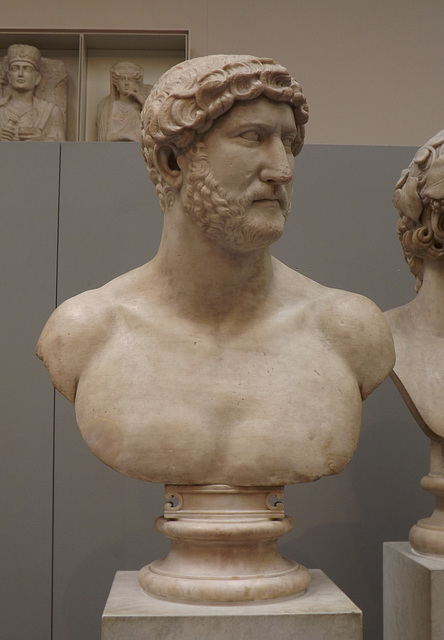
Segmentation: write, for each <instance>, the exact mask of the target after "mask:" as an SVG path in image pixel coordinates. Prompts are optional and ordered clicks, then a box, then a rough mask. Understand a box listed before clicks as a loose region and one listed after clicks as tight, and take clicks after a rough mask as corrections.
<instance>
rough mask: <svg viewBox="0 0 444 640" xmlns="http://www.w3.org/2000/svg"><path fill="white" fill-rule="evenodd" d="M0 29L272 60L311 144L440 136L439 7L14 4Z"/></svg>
mask: <svg viewBox="0 0 444 640" xmlns="http://www.w3.org/2000/svg"><path fill="white" fill-rule="evenodd" d="M5 5H6V6H4V7H3V8H2V19H1V23H2V28H17V29H23V28H35V29H37V28H38V29H42V28H55V29H87V28H94V29H118V28H122V29H125V30H127V29H189V30H190V32H191V55H192V56H193V57H195V56H200V55H206V54H209V53H238V52H239V53H252V54H257V55H266V56H271V57H274V58H276V59H277V60H278V61H279V62H281V63H282V64H284V65H285V66H287V67H288V68H289V70H290V71H291V72H292V74H293V75H294V76H295V77H296V78H297V79H298V80H299V81H300V83H301V84H302V87H303V89H304V91H305V93H306V95H307V99H308V101H309V104H310V110H311V122H310V125H309V127H308V129H307V141H308V142H311V143H327V144H388V145H415V146H416V145H420V144H422V143H423V142H425V141H426V140H427V139H428V138H429V137H431V136H432V135H433V134H434V133H436V132H437V131H438V130H440V129H442V128H443V127H444V112H443V105H444V82H442V75H443V71H442V70H443V55H442V52H441V48H442V42H443V33H444V2H443V0H422V1H421V2H418V0H396V1H395V0H372V2H368V1H366V0H336V1H331V0H124V1H123V0H71V1H70V2H66V1H61V2H58V3H55V2H54V1H53V0H37V1H36V0H15V2H8V3H5Z"/></svg>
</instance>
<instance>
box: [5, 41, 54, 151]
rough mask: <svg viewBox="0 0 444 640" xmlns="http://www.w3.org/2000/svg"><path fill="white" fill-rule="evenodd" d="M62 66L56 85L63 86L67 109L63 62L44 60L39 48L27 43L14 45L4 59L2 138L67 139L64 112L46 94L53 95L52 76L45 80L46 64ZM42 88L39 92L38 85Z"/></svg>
mask: <svg viewBox="0 0 444 640" xmlns="http://www.w3.org/2000/svg"><path fill="white" fill-rule="evenodd" d="M51 63H52V66H53V67H54V66H57V67H58V68H59V69H60V67H63V71H60V70H59V71H58V73H56V76H57V75H58V76H59V77H57V80H56V81H55V82H53V83H52V84H53V85H57V84H58V85H61V87H62V89H61V91H60V86H59V88H58V90H57V91H58V93H59V94H60V93H61V94H62V95H63V93H64V99H65V105H64V108H65V110H66V72H64V65H63V63H62V62H60V61H49V60H47V59H45V60H43V59H42V58H41V56H40V51H39V50H38V49H37V48H36V47H33V46H30V45H26V44H13V45H11V46H10V47H9V48H8V53H7V56H6V57H5V59H4V68H5V71H4V72H3V74H2V77H3V83H2V84H3V85H4V88H3V91H2V97H1V98H0V140H2V141H5V140H8V141H9V140H65V118H64V111H63V110H62V108H61V107H60V106H58V105H57V104H55V102H52V101H50V100H46V99H45V98H44V97H39V96H43V95H44V96H48V97H51V98H52V97H53V95H54V93H53V92H52V90H51V89H52V88H54V87H52V88H51V86H50V85H51V80H54V78H50V79H49V82H48V78H45V80H44V81H43V82H42V78H43V75H42V73H41V67H42V66H43V64H46V66H47V67H48V65H49V66H50V65H51ZM40 85H42V87H43V91H41V92H40V93H39V96H38V95H37V93H38V88H39V86H40Z"/></svg>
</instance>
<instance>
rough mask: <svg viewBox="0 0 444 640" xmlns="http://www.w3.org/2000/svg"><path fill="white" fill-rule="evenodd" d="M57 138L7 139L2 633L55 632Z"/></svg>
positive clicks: (22, 636) (2, 261) (0, 412)
mask: <svg viewBox="0 0 444 640" xmlns="http://www.w3.org/2000/svg"><path fill="white" fill-rule="evenodd" d="M59 155H60V145H58V144H56V143H51V144H44V143H33V144H21V143H3V144H2V145H1V170H0V193H1V202H2V204H1V213H0V221H1V234H0V247H1V248H0V265H1V267H0V273H1V274H2V278H1V280H0V301H1V302H0V304H1V326H2V339H1V341H0V362H1V368H0V395H1V399H0V417H1V431H2V435H1V447H0V468H1V476H2V482H1V485H0V514H1V525H0V527H1V550H2V562H1V567H2V572H1V573H2V576H1V580H0V610H1V612H2V614H1V615H0V637H1V638H7V639H8V640H26V639H27V638H32V639H33V640H47V639H48V638H49V637H50V633H51V564H52V563H51V556H52V464H53V463H52V457H53V454H52V434H53V404H54V402H53V397H54V394H53V390H52V389H51V385H49V384H48V376H47V375H46V372H45V370H44V367H43V366H42V364H41V363H40V362H39V361H38V360H37V358H36V357H35V355H34V349H35V344H36V342H37V339H38V336H39V334H40V331H41V329H42V327H43V325H44V323H45V322H46V319H47V317H48V314H50V313H51V312H52V310H53V309H54V305H55V297H56V294H55V283H56V278H55V275H56V274H55V267H56V247H57V244H56V241H57V208H58V184H59V181H58V175H59Z"/></svg>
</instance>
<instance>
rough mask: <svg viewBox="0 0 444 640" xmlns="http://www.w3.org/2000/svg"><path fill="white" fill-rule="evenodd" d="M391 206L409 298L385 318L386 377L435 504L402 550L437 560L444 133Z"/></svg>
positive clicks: (443, 490)
mask: <svg viewBox="0 0 444 640" xmlns="http://www.w3.org/2000/svg"><path fill="white" fill-rule="evenodd" d="M393 202H394V205H395V207H396V208H397V209H398V211H399V216H400V218H399V221H398V235H399V238H400V241H401V244H402V248H403V251H404V256H405V259H406V261H407V264H408V265H409V267H410V271H411V272H412V273H413V275H414V276H415V277H416V292H417V296H416V297H415V298H414V299H413V300H411V301H410V302H408V303H407V304H405V305H403V306H402V307H397V308H395V309H391V310H390V311H387V312H386V314H385V315H386V318H387V320H388V322H389V324H390V328H391V331H392V334H393V339H394V342H395V351H396V365H395V368H394V370H393V372H392V374H391V377H392V379H393V381H394V383H395V384H396V386H397V388H398V390H399V392H400V393H401V395H402V397H403V399H404V401H405V403H406V404H407V406H408V408H409V409H410V411H411V413H412V414H413V416H414V418H415V420H416V421H417V423H418V424H419V426H420V427H421V429H422V430H423V431H424V432H425V434H426V435H427V436H428V437H429V438H430V440H431V465H430V474H429V475H428V476H426V477H424V478H423V479H422V481H421V486H422V487H423V488H424V489H425V490H426V491H429V492H430V493H431V494H432V495H434V496H435V497H436V509H435V511H434V513H433V515H432V516H431V517H430V518H425V519H422V520H420V521H419V522H418V523H417V524H416V525H415V526H414V527H413V528H412V529H411V531H410V543H411V545H412V547H413V548H414V549H415V550H416V551H418V552H420V553H425V554H433V555H444V394H443V389H444V130H443V131H440V132H439V133H438V134H437V135H435V136H434V137H433V138H431V140H429V141H428V142H426V144H425V145H424V146H422V147H421V148H420V149H419V151H418V152H417V153H416V155H415V157H414V158H413V160H412V162H411V164H410V166H409V168H408V169H406V170H405V171H403V172H402V174H401V177H400V179H399V181H398V183H397V185H396V191H395V193H394V197H393Z"/></svg>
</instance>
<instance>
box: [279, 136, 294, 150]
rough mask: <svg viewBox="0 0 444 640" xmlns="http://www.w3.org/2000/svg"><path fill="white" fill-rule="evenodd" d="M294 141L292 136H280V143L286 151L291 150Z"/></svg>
mask: <svg viewBox="0 0 444 640" xmlns="http://www.w3.org/2000/svg"><path fill="white" fill-rule="evenodd" d="M294 143H295V137H294V136H285V137H284V138H282V144H283V145H284V147H285V149H286V150H287V151H291V150H292V148H293V145H294Z"/></svg>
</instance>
